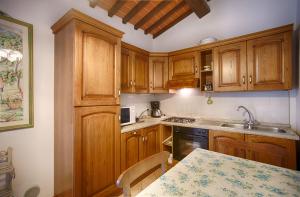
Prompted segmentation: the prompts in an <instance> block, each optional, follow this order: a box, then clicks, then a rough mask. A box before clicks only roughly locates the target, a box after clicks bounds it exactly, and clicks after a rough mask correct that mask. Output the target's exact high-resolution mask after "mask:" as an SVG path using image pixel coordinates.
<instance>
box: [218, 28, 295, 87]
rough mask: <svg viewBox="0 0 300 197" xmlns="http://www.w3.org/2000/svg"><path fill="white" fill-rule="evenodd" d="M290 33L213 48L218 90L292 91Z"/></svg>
mask: <svg viewBox="0 0 300 197" xmlns="http://www.w3.org/2000/svg"><path fill="white" fill-rule="evenodd" d="M291 33H292V32H291V31H289V32H284V33H279V34H273V35H269V36H263V37H258V38H256V39H249V40H247V41H244V42H239V43H235V44H227V45H223V46H220V47H216V48H215V49H214V69H215V72H214V85H215V91H245V90H250V91H253V90H288V89H290V88H291V83H292V77H291V70H292V63H291V59H292V58H291V47H292V46H291V39H292V35H291Z"/></svg>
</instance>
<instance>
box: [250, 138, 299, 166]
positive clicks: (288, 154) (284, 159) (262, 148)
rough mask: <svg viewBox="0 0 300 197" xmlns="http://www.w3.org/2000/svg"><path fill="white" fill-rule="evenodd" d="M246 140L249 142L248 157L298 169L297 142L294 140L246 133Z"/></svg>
mask: <svg viewBox="0 0 300 197" xmlns="http://www.w3.org/2000/svg"><path fill="white" fill-rule="evenodd" d="M245 141H246V142H247V143H248V150H247V152H246V158H247V159H250V160H254V161H258V162H262V163H267V164H271V165H275V166H281V167H285V168H290V169H296V143H295V141H294V140H289V139H282V138H274V137H266V136H259V135H245Z"/></svg>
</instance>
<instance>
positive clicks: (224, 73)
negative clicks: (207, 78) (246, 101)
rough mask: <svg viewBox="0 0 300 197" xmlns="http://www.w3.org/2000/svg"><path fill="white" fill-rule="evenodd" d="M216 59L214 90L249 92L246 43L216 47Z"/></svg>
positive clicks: (214, 54) (214, 51)
mask: <svg viewBox="0 0 300 197" xmlns="http://www.w3.org/2000/svg"><path fill="white" fill-rule="evenodd" d="M213 57H214V62H213V64H214V73H213V75H214V90H215V91H243V90H247V82H246V80H247V79H246V77H247V67H246V42H239V43H234V44H229V45H224V46H220V47H216V48H215V49H214V50H213Z"/></svg>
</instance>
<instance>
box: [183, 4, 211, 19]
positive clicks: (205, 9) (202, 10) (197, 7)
mask: <svg viewBox="0 0 300 197" xmlns="http://www.w3.org/2000/svg"><path fill="white" fill-rule="evenodd" d="M185 2H186V4H188V5H189V6H190V8H191V9H192V10H193V11H194V12H195V14H196V15H197V16H198V17H199V18H202V17H203V16H205V15H206V14H208V13H209V12H210V8H209V6H208V4H207V2H206V0H185Z"/></svg>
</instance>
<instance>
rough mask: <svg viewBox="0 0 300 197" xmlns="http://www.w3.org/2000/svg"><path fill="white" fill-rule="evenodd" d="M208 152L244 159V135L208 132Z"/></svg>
mask: <svg viewBox="0 0 300 197" xmlns="http://www.w3.org/2000/svg"><path fill="white" fill-rule="evenodd" d="M209 150H211V151H215V152H219V153H223V154H227V155H232V156H236V157H241V158H245V157H246V151H245V146H244V134H241V133H230V132H224V131H209Z"/></svg>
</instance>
